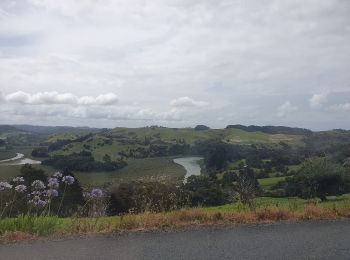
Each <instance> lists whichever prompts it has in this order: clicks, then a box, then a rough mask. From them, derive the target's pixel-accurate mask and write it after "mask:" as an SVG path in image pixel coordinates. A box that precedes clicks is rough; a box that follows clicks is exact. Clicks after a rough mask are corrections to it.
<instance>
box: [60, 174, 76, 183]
mask: <svg viewBox="0 0 350 260" xmlns="http://www.w3.org/2000/svg"><path fill="white" fill-rule="evenodd" d="M62 182H64V183H65V184H67V185H72V184H73V183H74V177H73V176H70V175H66V176H63V178H62Z"/></svg>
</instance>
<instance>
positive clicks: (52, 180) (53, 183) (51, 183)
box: [47, 178, 60, 189]
mask: <svg viewBox="0 0 350 260" xmlns="http://www.w3.org/2000/svg"><path fill="white" fill-rule="evenodd" d="M47 186H48V187H49V188H51V189H58V187H59V186H60V184H59V182H58V179H57V178H50V179H49V183H48V184H47Z"/></svg>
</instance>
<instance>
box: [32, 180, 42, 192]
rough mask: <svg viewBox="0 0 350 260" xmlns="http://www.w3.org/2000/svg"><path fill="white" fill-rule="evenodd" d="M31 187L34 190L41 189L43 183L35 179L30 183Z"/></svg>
mask: <svg viewBox="0 0 350 260" xmlns="http://www.w3.org/2000/svg"><path fill="white" fill-rule="evenodd" d="M32 187H33V188H34V189H36V190H43V189H45V184H44V183H43V182H42V181H40V180H35V181H33V183H32Z"/></svg>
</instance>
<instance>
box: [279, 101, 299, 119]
mask: <svg viewBox="0 0 350 260" xmlns="http://www.w3.org/2000/svg"><path fill="white" fill-rule="evenodd" d="M297 110H298V107H297V106H293V105H292V104H291V103H290V101H286V102H285V103H283V104H282V105H281V106H279V107H278V116H279V117H284V116H286V115H287V114H289V113H292V112H295V111H297Z"/></svg>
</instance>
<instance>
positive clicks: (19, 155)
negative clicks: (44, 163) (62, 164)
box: [0, 153, 41, 165]
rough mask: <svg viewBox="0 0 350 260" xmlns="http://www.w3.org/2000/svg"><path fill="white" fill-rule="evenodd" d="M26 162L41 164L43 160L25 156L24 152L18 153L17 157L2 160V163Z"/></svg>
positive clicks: (19, 163) (20, 163)
mask: <svg viewBox="0 0 350 260" xmlns="http://www.w3.org/2000/svg"><path fill="white" fill-rule="evenodd" d="M24 164H41V161H36V160H32V159H30V158H24V154H22V153H17V155H16V156H15V157H12V158H10V159H6V160H1V161H0V165H24Z"/></svg>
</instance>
